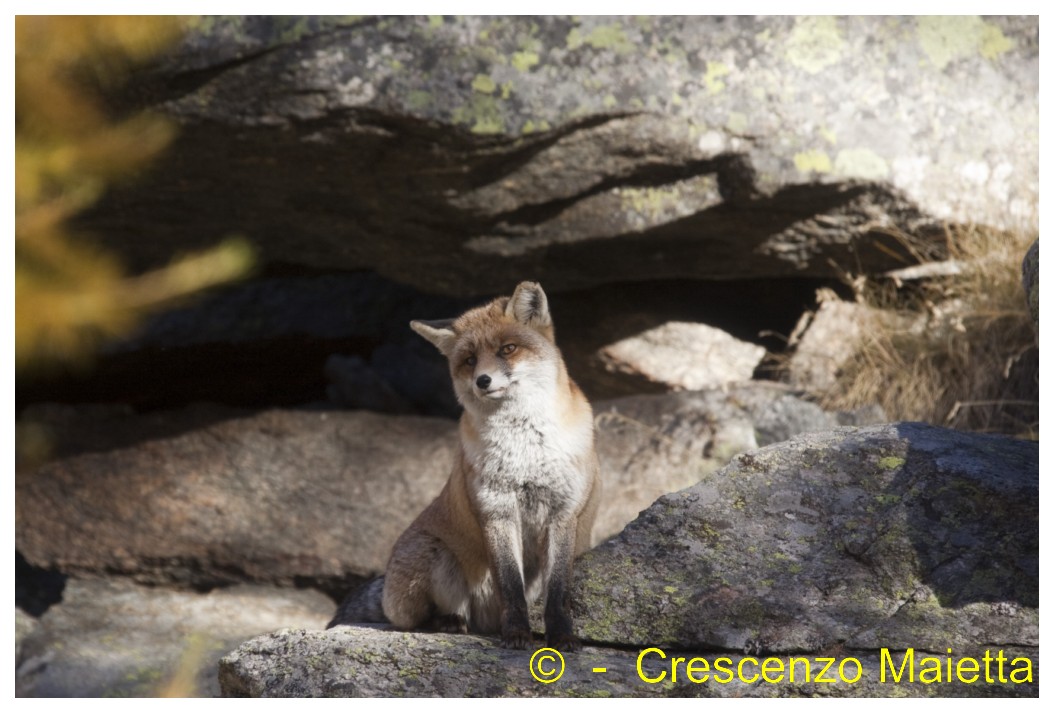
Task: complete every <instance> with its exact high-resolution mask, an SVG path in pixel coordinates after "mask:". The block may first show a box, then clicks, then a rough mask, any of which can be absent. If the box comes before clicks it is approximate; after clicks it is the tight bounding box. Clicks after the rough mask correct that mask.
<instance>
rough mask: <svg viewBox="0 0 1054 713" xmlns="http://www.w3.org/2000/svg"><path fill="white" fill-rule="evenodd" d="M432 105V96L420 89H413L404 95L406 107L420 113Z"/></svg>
mask: <svg viewBox="0 0 1054 713" xmlns="http://www.w3.org/2000/svg"><path fill="white" fill-rule="evenodd" d="M431 103H432V94H431V93H430V92H426V91H423V90H421V89H414V90H412V91H411V92H410V93H408V94H407V95H406V105H407V106H408V107H410V108H411V109H414V110H416V111H421V110H422V109H424V108H425V107H427V106H428V105H429V104H431Z"/></svg>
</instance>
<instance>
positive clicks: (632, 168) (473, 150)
mask: <svg viewBox="0 0 1054 713" xmlns="http://www.w3.org/2000/svg"><path fill="white" fill-rule="evenodd" d="M140 85H142V86H140V89H141V91H138V92H136V96H140V97H146V98H147V102H148V103H149V104H150V105H151V106H152V107H153V108H156V109H159V110H161V111H163V112H165V113H167V114H168V115H170V116H172V117H175V118H176V119H177V120H178V121H179V122H180V123H181V124H182V132H181V135H180V138H179V139H178V141H177V142H176V145H175V146H174V147H173V149H172V150H171V151H170V152H169V153H168V155H167V157H166V158H165V159H164V160H162V161H160V162H159V163H158V165H157V166H156V167H155V170H153V171H152V172H151V174H150V175H149V176H148V177H147V178H146V180H143V181H141V182H139V183H138V184H137V185H135V186H134V187H127V188H125V189H122V190H120V191H118V192H115V193H114V194H113V195H111V196H110V198H109V199H108V200H107V201H105V202H104V203H103V204H101V205H100V206H99V208H98V210H96V211H95V212H94V214H93V215H92V216H89V217H88V218H87V219H86V221H85V224H86V225H87V226H89V227H91V228H92V229H93V230H94V232H95V233H97V234H98V235H100V236H102V239H103V240H104V241H105V242H106V243H108V244H109V245H110V246H112V247H115V248H117V249H118V250H120V252H121V253H122V254H123V255H124V257H125V259H126V260H127V261H128V262H129V263H130V264H132V265H133V266H145V265H152V264H158V263H161V262H164V261H167V260H168V259H169V257H170V256H171V254H172V253H173V252H175V251H180V250H186V249H190V248H193V247H198V246H203V245H206V244H210V243H212V242H214V241H215V240H216V239H217V238H218V237H219V236H221V235H223V234H226V233H229V232H239V233H243V234H246V235H248V236H249V237H250V238H251V240H252V241H253V243H254V244H255V245H256V246H257V247H258V249H259V252H260V255H261V258H262V261H263V263H265V264H279V263H280V264H290V263H292V264H297V265H308V266H315V267H321V268H323V269H327V270H328V269H334V268H338V269H350V268H364V267H368V268H372V269H375V270H378V271H379V272H381V273H382V274H384V275H386V276H388V277H391V278H394V279H398V280H400V281H403V282H405V283H409V284H413V285H415V286H418V287H421V288H424V289H427V290H430V291H435V292H444V293H450V294H474V295H479V294H485V293H497V292H500V291H502V290H504V289H506V288H507V286H508V285H509V284H515V282H517V281H518V280H521V279H524V277H525V276H528V275H529V276H531V278H532V279H538V280H541V281H542V282H543V284H546V285H547V287H550V288H551V289H556V290H561V289H568V288H572V287H582V286H588V285H594V284H601V283H607V282H625V281H636V280H644V279H660V278H661V279H669V278H675V277H685V278H692V279H698V278H720V279H729V278H735V277H759V276H761V277H765V276H807V275H812V276H836V275H837V274H838V271H837V269H835V268H833V267H832V266H831V262H832V261H833V262H834V263H837V264H840V265H842V266H849V267H851V268H853V269H854V270H862V271H864V272H875V271H883V270H888V269H893V268H897V267H902V266H903V265H904V263H905V262H910V261H912V260H913V259H914V257H913V256H914V255H917V254H919V253H918V250H919V249H920V247H919V246H915V247H914V248H913V249H912V250H908V249H906V248H905V247H904V245H903V244H902V242H901V240H900V239H899V238H893V237H891V235H894V234H903V233H907V234H911V235H916V236H922V237H923V238H925V236H926V234H927V230H928V229H929V228H931V227H936V226H937V225H938V224H939V222H940V221H943V220H952V221H979V222H988V223H992V224H1002V223H1004V222H1007V221H1014V220H1019V219H1021V218H1028V217H1030V216H1032V215H1034V214H1035V210H1036V205H1037V200H1038V188H1037V176H1038V164H1037V156H1038V152H1037V147H1038V102H1037V98H1038V21H1037V20H1036V18H1035V17H989V18H980V17H973V16H971V17H947V18H945V17H921V18H914V17H896V18H888V17H838V18H833V17H764V18H756V17H730V18H717V17H692V18H685V17H639V18H620V17H583V18H569V17H438V16H437V17H430V18H425V17H387V18H381V17H371V18H362V17H358V18H269V17H237V18H208V19H205V20H202V21H201V22H199V23H198V24H197V25H196V26H195V27H194V28H192V29H191V31H190V33H189V34H188V35H187V37H186V38H185V39H184V41H183V43H182V44H181V45H180V46H179V47H177V48H176V49H175V50H173V51H172V52H171V53H170V54H169V56H168V57H167V58H166V59H164V60H163V61H162V62H161V63H160V64H159V65H158V66H157V67H156V68H155V69H154V71H153V74H151V75H150V76H149V77H147V78H143V79H142V80H141V81H140ZM939 243H940V241H939V240H935V241H933V242H932V243H930V244H929V245H928V247H927V246H926V245H922V246H921V250H922V252H923V253H925V252H927V250H929V251H936V252H939Z"/></svg>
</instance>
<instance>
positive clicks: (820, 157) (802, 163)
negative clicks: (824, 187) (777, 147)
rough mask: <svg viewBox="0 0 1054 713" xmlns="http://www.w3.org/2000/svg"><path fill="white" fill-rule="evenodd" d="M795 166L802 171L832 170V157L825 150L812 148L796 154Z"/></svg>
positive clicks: (818, 171) (822, 171) (824, 171)
mask: <svg viewBox="0 0 1054 713" xmlns="http://www.w3.org/2000/svg"><path fill="white" fill-rule="evenodd" d="M794 166H795V168H797V169H798V170H799V171H801V172H802V173H809V172H810V171H815V172H816V173H830V172H831V157H830V156H828V155H827V153H826V152H825V151H820V150H818V149H810V150H808V151H801V152H800V153H796V154H794Z"/></svg>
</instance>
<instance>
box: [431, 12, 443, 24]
mask: <svg viewBox="0 0 1054 713" xmlns="http://www.w3.org/2000/svg"><path fill="white" fill-rule="evenodd" d="M428 26H429V27H442V26H443V16H442V15H429V16H428Z"/></svg>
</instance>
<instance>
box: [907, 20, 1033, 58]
mask: <svg viewBox="0 0 1054 713" xmlns="http://www.w3.org/2000/svg"><path fill="white" fill-rule="evenodd" d="M916 35H917V37H918V41H919V46H920V47H921V48H922V51H923V52H925V53H926V56H927V57H928V58H929V60H930V62H931V63H932V64H933V66H934V67H936V68H937V70H938V71H940V70H943V69H944V68H945V67H947V66H948V65H949V64H950V63H952V62H954V61H956V60H959V59H964V58H966V57H970V56H972V55H974V54H980V55H981V56H982V57H984V58H985V59H989V60H991V59H995V58H996V57H998V56H999V55H1001V54H1003V53H1004V52H1007V51H1008V50H1010V49H1012V48H1013V47H1014V42H1013V40H1011V39H1009V38H1007V37H1006V36H1005V35H1004V34H1003V31H1002V30H1001V29H999V27H997V26H996V25H993V24H991V23H989V22H985V21H984V20H982V19H981V18H980V17H977V16H976V15H957V16H950V17H949V16H926V17H920V18H919V20H918V25H917V27H916Z"/></svg>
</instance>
